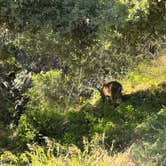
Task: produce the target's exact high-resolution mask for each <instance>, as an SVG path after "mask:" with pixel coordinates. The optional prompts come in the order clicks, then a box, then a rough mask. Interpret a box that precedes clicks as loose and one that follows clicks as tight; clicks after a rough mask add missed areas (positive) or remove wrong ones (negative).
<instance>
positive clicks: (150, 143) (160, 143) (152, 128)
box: [130, 109, 166, 166]
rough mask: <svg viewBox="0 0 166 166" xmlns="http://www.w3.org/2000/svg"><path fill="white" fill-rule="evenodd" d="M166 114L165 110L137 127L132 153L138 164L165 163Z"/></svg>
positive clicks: (148, 165)
mask: <svg viewBox="0 0 166 166" xmlns="http://www.w3.org/2000/svg"><path fill="white" fill-rule="evenodd" d="M165 126H166V114H165V110H164V109H161V110H160V112H159V113H158V114H157V115H155V116H153V117H152V118H151V119H150V120H149V122H146V123H143V124H142V125H141V126H139V128H137V130H136V133H137V134H138V138H139V139H137V140H136V142H135V143H134V144H133V145H132V147H131V151H130V153H131V154H132V156H133V158H134V161H135V162H136V163H137V164H138V165H147V166H151V165H165V162H166V161H165V159H166V153H165V151H166V139H165V138H166V127H165Z"/></svg>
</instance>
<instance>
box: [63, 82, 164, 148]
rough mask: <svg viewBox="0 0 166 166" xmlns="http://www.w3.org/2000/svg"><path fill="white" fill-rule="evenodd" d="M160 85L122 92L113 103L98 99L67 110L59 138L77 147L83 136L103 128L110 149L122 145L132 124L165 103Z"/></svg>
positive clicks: (130, 138)
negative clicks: (115, 103) (95, 102)
mask: <svg viewBox="0 0 166 166" xmlns="http://www.w3.org/2000/svg"><path fill="white" fill-rule="evenodd" d="M164 87H165V83H163V84H161V85H159V86H157V88H156V87H152V88H150V89H147V90H145V91H138V92H135V93H132V94H127V95H124V98H123V99H124V101H123V102H121V103H119V104H118V105H117V106H116V107H115V106H113V105H112V104H111V102H110V101H107V102H105V103H103V101H101V100H99V101H98V103H97V104H96V105H95V106H93V105H91V104H86V105H85V106H84V107H82V108H81V110H80V111H79V112H72V113H71V112H69V113H68V116H67V118H68V122H69V123H68V124H67V125H66V127H65V130H64V135H63V141H64V142H66V143H67V144H68V143H74V144H76V145H78V146H79V147H80V146H81V144H82V137H83V136H85V137H87V138H89V139H91V138H92V137H93V135H94V134H95V133H100V134H102V133H103V132H104V133H105V134H106V140H105V142H106V144H107V145H108V147H109V148H110V147H111V146H112V144H113V146H114V151H119V150H123V149H125V148H126V147H127V146H128V145H130V144H131V143H132V142H133V140H134V139H135V130H136V127H137V126H138V125H140V124H141V123H142V122H144V121H146V120H148V119H149V118H150V117H151V116H153V115H154V114H156V113H157V112H158V111H160V109H161V108H162V105H164V104H166V89H165V88H164Z"/></svg>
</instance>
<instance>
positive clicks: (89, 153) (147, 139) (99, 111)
mask: <svg viewBox="0 0 166 166" xmlns="http://www.w3.org/2000/svg"><path fill="white" fill-rule="evenodd" d="M43 77H44V75H43ZM120 82H121V83H122V85H123V95H124V99H125V100H124V101H123V102H120V103H119V104H118V106H116V107H114V106H113V105H112V104H111V102H106V103H103V102H102V100H101V99H100V95H99V93H98V92H96V93H94V95H93V96H92V97H91V99H89V100H88V101H87V102H86V103H85V104H84V105H83V106H79V111H78V108H77V109H74V110H73V109H72V110H71V111H68V112H66V113H63V114H61V113H58V112H55V111H56V110H54V108H52V107H51V106H52V105H49V104H50V103H47V101H45V103H44V104H45V105H42V106H45V107H46V108H42V109H40V107H36V108H33V107H32V106H31V105H30V107H27V110H26V112H25V113H24V114H23V115H22V116H21V119H20V122H19V126H18V129H17V132H16V135H17V137H18V138H17V139H16V142H14V141H15V140H12V139H11V143H10V144H12V147H13V149H12V151H13V153H11V152H9V151H5V152H3V154H2V155H1V160H0V161H1V163H0V164H1V165H3V164H4V165H7V164H13V165H33V166H35V165H50V166H51V165H57V166H60V165H88V166H89V165H96V166H99V165H109V166H110V165H111V166H123V165H127V166H135V165H146V166H152V165H154V166H155V165H162V164H163V165H164V164H165V162H166V161H165V159H166V146H165V145H166V142H165V141H166V139H165V138H166V127H165V126H166V110H165V106H166V54H164V53H163V54H162V55H161V56H160V57H159V58H157V59H154V60H151V61H145V62H143V63H141V64H140V65H138V66H137V67H136V68H135V69H132V71H130V72H129V73H128V74H127V75H126V76H125V77H124V78H123V79H122V80H120ZM41 85H42V84H41ZM32 90H33V92H35V93H36V91H35V89H32ZM36 94H37V93H36ZM50 108H51V109H50ZM49 109H50V110H49ZM3 132H5V130H3ZM103 133H104V134H103ZM39 134H40V137H41V135H42V141H44V144H43V146H41V145H42V144H41V143H40V146H38V145H36V144H38V143H37V142H35V139H40V137H38V136H39ZM7 136H8V134H6V137H7ZM4 137H5V134H3V140H5V139H4ZM34 138H35V139H34ZM3 140H0V142H2V143H0V145H3V148H4V145H5V144H4V143H3ZM32 140H33V141H32ZM59 143H60V144H61V145H60V144H59ZM15 144H16V145H15ZM14 145H15V146H18V147H15V146H14ZM27 145H28V147H27V148H26V149H24V151H23V150H22V152H21V153H20V151H19V153H18V152H17V149H18V148H22V146H27ZM4 149H6V148H4ZM80 149H81V150H80ZM19 150H20V149H19Z"/></svg>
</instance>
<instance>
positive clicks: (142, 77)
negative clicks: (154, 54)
mask: <svg viewBox="0 0 166 166" xmlns="http://www.w3.org/2000/svg"><path fill="white" fill-rule="evenodd" d="M165 81H166V56H165V55H163V56H161V57H159V58H158V59H155V60H153V61H149V62H146V63H142V64H140V65H138V67H137V68H135V69H133V71H130V72H129V73H128V74H127V75H126V76H125V78H124V79H123V80H122V81H121V82H122V85H123V88H124V93H133V92H136V91H138V90H146V89H148V88H150V87H153V86H155V87H156V86H157V85H158V84H160V83H162V82H165Z"/></svg>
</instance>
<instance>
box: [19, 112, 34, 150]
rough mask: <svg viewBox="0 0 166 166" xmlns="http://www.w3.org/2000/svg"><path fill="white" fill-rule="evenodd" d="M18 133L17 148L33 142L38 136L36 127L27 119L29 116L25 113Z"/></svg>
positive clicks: (22, 147)
mask: <svg viewBox="0 0 166 166" xmlns="http://www.w3.org/2000/svg"><path fill="white" fill-rule="evenodd" d="M17 130H18V131H17V132H18V134H17V143H16V145H17V148H18V149H21V150H22V149H24V148H25V147H26V144H27V143H31V142H32V141H33V140H34V138H35V136H36V133H37V131H36V129H35V128H34V127H33V126H32V124H30V123H29V122H28V120H27V116H26V115H25V114H23V115H22V116H21V118H20V120H19V125H18V129H17Z"/></svg>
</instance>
